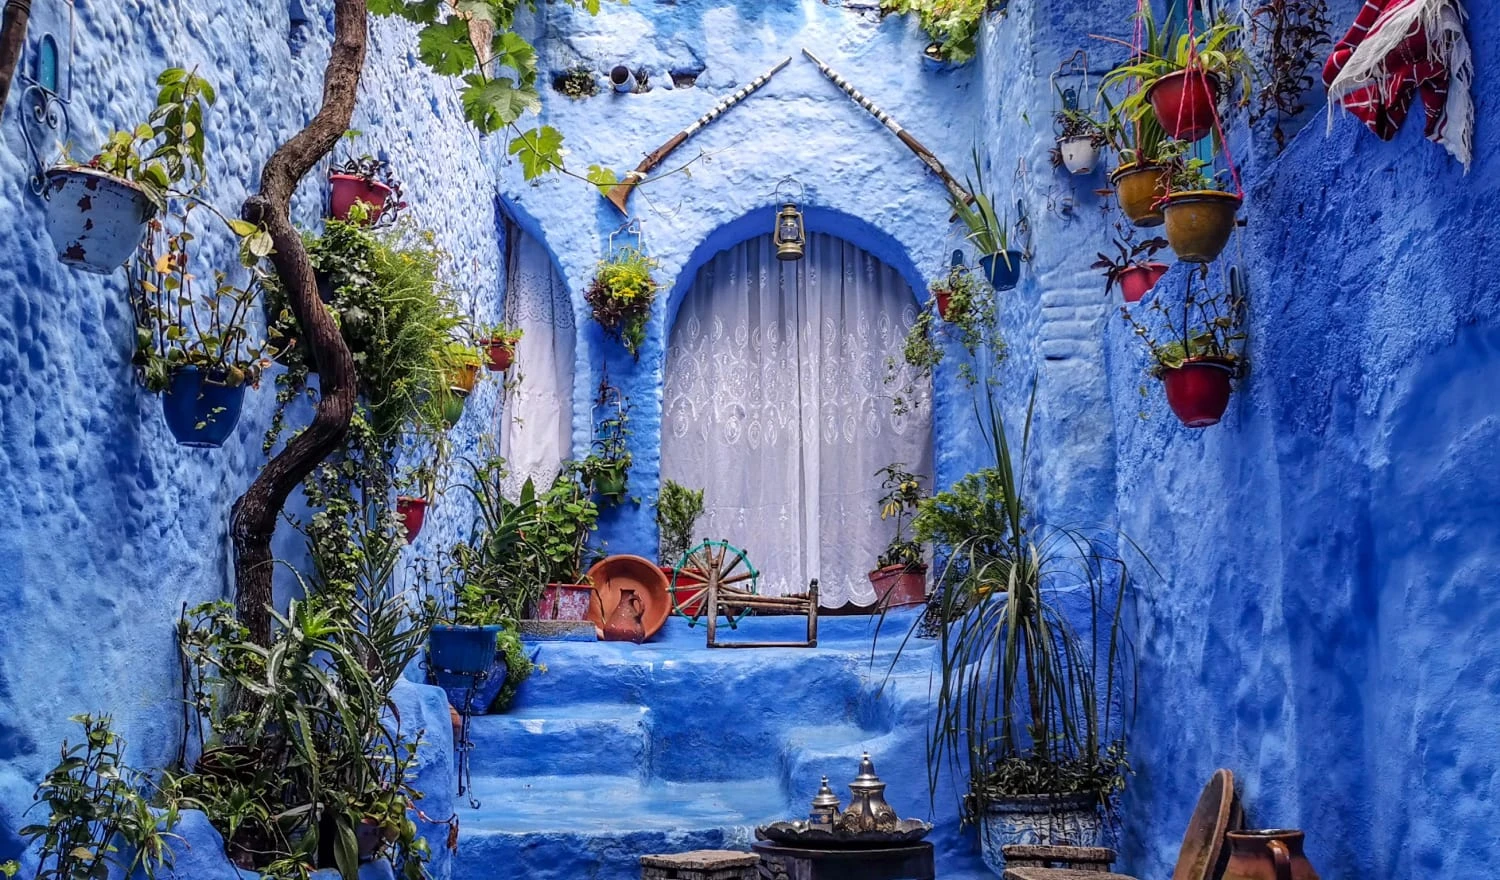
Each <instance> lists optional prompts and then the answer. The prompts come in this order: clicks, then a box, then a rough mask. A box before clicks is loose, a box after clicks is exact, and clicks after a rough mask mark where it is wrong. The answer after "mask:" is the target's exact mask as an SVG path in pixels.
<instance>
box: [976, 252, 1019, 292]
mask: <svg viewBox="0 0 1500 880" xmlns="http://www.w3.org/2000/svg"><path fill="white" fill-rule="evenodd" d="M1005 256H1006V257H1007V258H1008V259H1005V260H1002V259H1000V255H999V254H989V255H987V256H983V257H980V258H979V267H980V268H981V269H983V270H984V277H985V278H986V279H988V280H989V282H990V286H991V287H993V288H995V289H996V290H1010V289H1012V288H1014V287H1015V286H1016V284H1017V283H1018V282H1020V280H1021V252H1020V251H1006V252H1005Z"/></svg>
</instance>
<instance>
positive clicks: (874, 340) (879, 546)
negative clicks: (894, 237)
mask: <svg viewBox="0 0 1500 880" xmlns="http://www.w3.org/2000/svg"><path fill="white" fill-rule="evenodd" d="M809 225H812V224H809ZM822 225H823V224H817V226H822ZM817 226H814V228H815V229H816V228H817ZM748 228H750V229H752V230H753V229H755V228H756V227H748ZM825 228H826V227H825ZM842 228H844V229H849V228H850V225H848V224H845V225H843V227H842ZM867 229H868V228H867ZM735 231H736V230H729V231H728V232H727V233H726V234H724V235H722V236H716V237H718V239H719V240H720V241H723V240H726V239H727V240H729V241H731V242H732V243H731V244H730V245H729V246H727V247H721V248H719V249H718V250H717V251H715V252H713V253H711V254H709V255H707V256H706V257H704V258H702V259H697V260H695V261H694V263H693V264H691V265H692V271H691V273H690V274H689V273H685V274H684V278H683V279H682V280H681V281H680V282H679V284H678V285H677V288H676V289H674V291H673V294H672V298H671V300H670V301H669V305H670V307H671V311H670V313H669V314H670V315H671V316H672V320H671V321H670V323H669V325H668V327H667V328H666V356H665V361H664V372H663V378H662V416H661V478H662V480H663V481H665V480H676V481H677V482H680V483H682V484H684V485H686V486H688V487H689V488H703V489H705V490H706V493H707V498H706V501H707V512H706V513H705V516H704V517H703V519H702V520H701V521H700V523H699V528H698V531H699V533H700V534H699V535H698V537H713V538H724V539H726V540H728V541H730V542H731V543H733V544H735V545H736V546H740V547H742V548H744V549H745V550H747V551H748V552H749V554H750V558H751V559H752V560H753V562H754V564H755V565H756V567H757V568H759V569H760V571H761V582H760V589H761V591H762V592H764V593H769V594H782V593H787V592H794V591H800V590H801V589H804V588H805V587H806V584H807V581H808V580H810V579H812V578H817V579H818V580H819V583H820V588H821V597H822V600H823V604H824V605H826V606H830V607H838V606H841V605H845V604H854V605H862V606H868V605H871V604H873V603H874V602H875V601H876V599H877V598H878V597H877V596H876V594H875V590H874V588H873V587H872V586H871V584H870V582H869V580H868V577H867V575H868V573H869V572H870V571H871V570H872V569H874V568H876V567H877V565H876V563H877V560H878V558H879V556H880V555H881V554H882V552H884V551H885V549H886V546H887V544H888V543H889V542H890V540H891V538H892V536H893V533H894V528H895V523H894V521H892V520H882V519H881V516H880V503H879V500H880V496H881V495H882V494H883V493H882V489H881V478H880V476H879V475H878V474H877V472H878V471H879V470H880V469H881V468H883V467H885V466H886V465H890V464H893V463H898V462H899V463H901V464H902V465H904V466H905V467H906V468H907V469H908V470H910V471H912V472H914V473H917V474H919V475H921V476H922V477H923V478H924V479H926V480H927V481H928V483H929V484H930V481H931V477H932V472H933V454H932V453H933V450H932V446H933V432H932V423H933V416H932V412H933V411H932V406H931V402H930V396H931V395H930V380H926V379H922V380H921V381H918V382H916V383H915V387H917V388H918V389H920V390H919V392H918V398H919V399H918V400H917V401H916V404H917V405H916V406H914V407H912V408H910V409H909V410H906V411H899V412H898V411H897V410H896V409H895V408H894V407H893V405H892V404H893V394H894V390H895V388H897V387H907V385H908V383H909V382H910V381H911V379H912V377H911V376H910V375H902V373H903V372H905V371H906V370H907V368H906V367H905V365H904V364H903V363H902V362H901V359H900V358H901V347H902V341H903V340H904V338H905V336H906V332H907V330H908V328H909V327H910V326H911V324H912V322H913V321H914V320H915V318H916V314H917V301H916V298H915V297H914V295H913V291H912V288H911V284H910V282H909V281H908V279H907V275H906V273H904V272H902V271H900V270H898V269H897V268H895V267H893V266H891V265H890V264H889V263H887V262H886V261H884V260H882V259H881V258H880V257H879V256H877V254H875V253H872V252H871V251H869V250H867V249H865V248H863V247H861V246H859V245H857V244H855V243H853V242H851V241H849V240H847V239H845V238H841V237H839V236H837V235H834V234H830V233H828V232H818V231H814V232H811V233H810V234H809V235H808V241H807V247H806V256H805V258H804V259H803V260H801V261H796V262H781V261H779V260H777V259H776V254H775V251H776V248H775V245H774V243H773V242H772V240H771V236H770V234H769V232H768V231H766V232H763V233H762V234H759V235H751V236H750V237H748V238H742V239H741V240H739V241H737V242H736V241H734V239H735V238H737V237H738V236H736V235H735V234H734V233H735ZM712 240H713V238H711V239H710V241H712ZM701 250H702V249H701V248H700V251H701ZM888 253H889V251H888ZM696 256H697V254H695V257H696ZM908 268H909V266H908ZM893 358H894V363H895V366H896V369H897V377H896V379H897V383H899V384H888V383H887V381H886V378H887V374H888V370H889V369H890V368H889V367H888V364H889V363H890V362H891V361H892V359H893Z"/></svg>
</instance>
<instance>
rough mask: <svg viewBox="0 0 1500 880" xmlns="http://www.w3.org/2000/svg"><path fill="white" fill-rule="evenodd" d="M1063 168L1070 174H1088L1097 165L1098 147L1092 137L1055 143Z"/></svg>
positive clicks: (1075, 138) (1074, 138)
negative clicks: (1060, 154)
mask: <svg viewBox="0 0 1500 880" xmlns="http://www.w3.org/2000/svg"><path fill="white" fill-rule="evenodd" d="M1057 150H1058V152H1060V153H1062V160H1063V167H1064V168H1067V169H1068V173H1070V174H1088V173H1090V172H1092V171H1093V170H1094V166H1095V165H1097V164H1099V145H1098V144H1097V143H1095V141H1094V139H1093V138H1092V137H1088V136H1084V137H1072V138H1068V139H1067V140H1061V141H1058V142H1057Z"/></svg>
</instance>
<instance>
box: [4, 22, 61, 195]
mask: <svg viewBox="0 0 1500 880" xmlns="http://www.w3.org/2000/svg"><path fill="white" fill-rule="evenodd" d="M60 5H62V6H65V7H66V9H67V13H66V24H67V34H66V39H65V40H59V39H58V38H57V37H56V36H55V35H53V33H52V32H51V31H43V32H42V34H41V36H40V37H39V38H38V39H37V42H36V50H35V52H34V53H33V55H32V59H31V64H30V65H29V66H28V65H24V64H23V65H22V66H21V69H20V70H18V71H16V78H17V79H19V80H20V81H21V84H22V89H21V112H20V113H19V114H17V115H16V124H17V125H18V126H19V127H20V129H21V140H22V142H24V143H25V144H26V153H27V155H28V156H30V158H31V166H32V171H31V175H30V178H29V180H28V181H27V183H28V185H29V186H30V187H31V191H32V193H34V194H35V195H39V196H42V197H43V198H46V194H45V189H46V179H45V175H46V172H47V168H48V167H49V166H51V165H52V164H53V163H54V162H55V161H56V160H55V159H54V158H53V157H52V153H53V148H52V146H51V145H49V144H48V143H47V141H48V140H51V141H54V142H55V143H56V144H57V149H58V150H59V151H61V150H62V149H63V148H64V145H66V144H67V143H68V139H69V136H70V134H71V132H72V129H73V125H72V119H71V117H70V116H69V114H68V107H69V105H70V104H71V103H72V99H73V3H72V0H62V3H61V4H60ZM52 11H53V16H52V18H53V19H54V24H55V23H57V21H56V20H57V18H58V16H57V14H56V9H55V8H54V9H53V10H52ZM45 18H46V15H45V13H44V12H43V11H42V10H40V9H38V10H34V11H33V13H32V21H33V23H39V22H40V20H43V19H45Z"/></svg>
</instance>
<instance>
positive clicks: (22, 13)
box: [0, 0, 31, 115]
mask: <svg viewBox="0 0 1500 880" xmlns="http://www.w3.org/2000/svg"><path fill="white" fill-rule="evenodd" d="M30 20H31V0H8V2H7V3H6V4H5V12H4V14H3V15H0V115H3V114H4V112H5V99H6V98H7V97H9V96H10V82H11V79H12V78H13V77H14V76H15V75H16V65H17V64H18V63H19V62H20V60H21V52H22V51H24V50H25V48H26V23H27V22H28V21H30Z"/></svg>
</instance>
